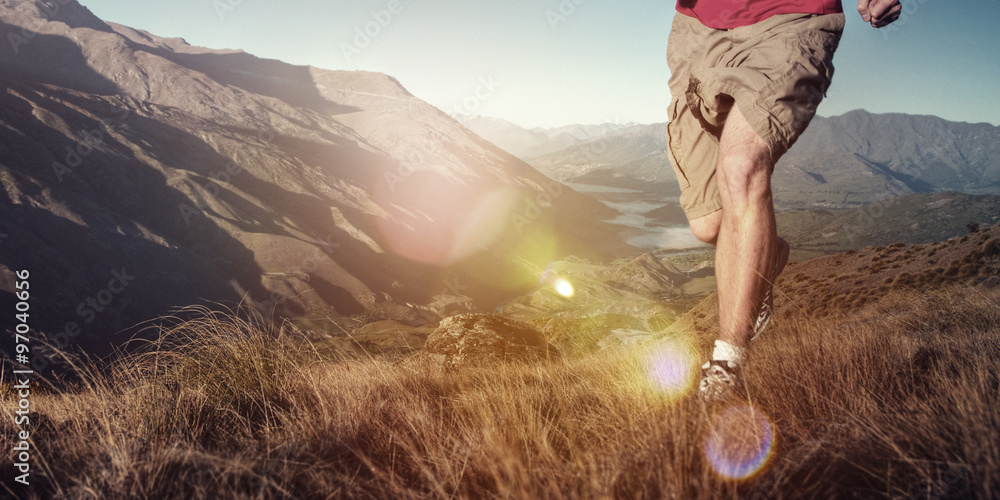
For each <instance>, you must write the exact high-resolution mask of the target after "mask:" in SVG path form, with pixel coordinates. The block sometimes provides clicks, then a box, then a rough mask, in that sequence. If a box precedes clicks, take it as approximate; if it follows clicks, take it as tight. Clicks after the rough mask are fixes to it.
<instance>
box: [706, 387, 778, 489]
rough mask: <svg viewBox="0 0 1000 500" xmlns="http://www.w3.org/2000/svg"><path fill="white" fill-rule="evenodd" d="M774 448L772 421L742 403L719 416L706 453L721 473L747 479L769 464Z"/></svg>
mask: <svg viewBox="0 0 1000 500" xmlns="http://www.w3.org/2000/svg"><path fill="white" fill-rule="evenodd" d="M773 447H774V431H773V429H772V428H771V422H770V420H768V418H767V417H766V416H765V415H764V414H763V413H761V412H760V411H758V410H757V409H756V408H752V407H751V406H750V405H746V404H741V405H737V406H733V407H731V408H728V409H726V410H725V411H724V412H722V413H721V414H719V415H718V417H717V418H716V420H715V422H714V424H713V425H712V431H711V434H709V436H708V441H707V442H706V443H705V456H706V457H708V461H709V463H710V464H712V468H713V469H714V470H715V472H716V473H718V474H719V475H720V476H722V477H725V478H727V479H746V478H748V477H750V476H753V475H754V474H756V473H757V472H760V470H761V469H763V468H764V466H765V465H767V462H768V461H769V460H770V459H771V455H772V453H771V452H772V450H773Z"/></svg>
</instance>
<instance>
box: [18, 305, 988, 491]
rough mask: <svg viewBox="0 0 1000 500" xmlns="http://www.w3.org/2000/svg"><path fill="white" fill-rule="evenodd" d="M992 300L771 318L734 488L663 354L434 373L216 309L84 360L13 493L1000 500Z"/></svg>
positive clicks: (417, 362)
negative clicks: (753, 442) (746, 473)
mask: <svg viewBox="0 0 1000 500" xmlns="http://www.w3.org/2000/svg"><path fill="white" fill-rule="evenodd" d="M996 300H997V298H996V297H988V296H985V295H983V294H981V293H970V292H968V290H963V291H962V292H961V293H959V292H953V293H930V294H921V293H917V292H913V291H908V292H893V294H891V295H889V296H887V297H884V298H883V299H882V300H879V301H877V302H875V303H872V304H868V305H867V306H866V307H865V308H864V309H863V310H860V311H854V312H851V313H850V314H843V315H840V316H837V317H827V318H825V319H823V320H822V322H817V321H816V320H811V319H794V318H788V317H786V318H777V319H776V321H775V323H774V326H773V327H772V330H770V331H769V332H768V333H767V334H766V335H765V337H764V338H762V339H761V340H759V341H758V342H757V343H756V344H755V345H754V346H753V353H752V359H751V361H750V364H749V365H748V366H747V372H746V374H747V385H748V391H749V396H750V398H751V402H752V405H753V407H754V408H756V409H757V410H758V411H759V412H760V414H762V415H764V416H766V417H767V419H768V421H769V422H770V425H771V429H772V431H773V435H774V436H775V437H776V438H775V440H774V445H773V449H772V451H771V454H772V457H771V459H770V461H769V462H768V463H767V465H765V466H764V468H763V469H762V470H760V471H759V472H757V473H756V474H754V475H752V476H751V477H749V478H746V479H742V480H734V479H729V478H726V477H724V475H723V474H720V473H719V471H718V470H717V469H716V468H715V467H713V465H712V463H711V462H710V461H709V460H708V459H707V458H706V443H707V440H709V439H711V437H712V433H713V432H715V431H713V429H714V427H713V422H716V420H714V419H715V418H716V417H717V416H718V411H716V410H710V411H706V410H705V409H703V408H702V406H701V405H700V403H699V402H698V400H697V398H696V395H694V394H693V393H692V391H691V389H690V387H691V386H690V385H682V386H681V387H686V388H688V390H687V391H684V392H683V393H681V394H679V395H678V394H676V391H668V390H664V389H663V387H661V386H659V385H657V384H655V383H652V382H651V377H650V373H649V363H648V361H649V357H650V355H651V354H653V353H655V352H656V350H657V347H656V345H658V344H654V345H646V346H639V347H632V348H627V349H626V348H623V349H618V350H609V351H601V352H594V353H590V354H586V355H581V356H577V357H572V358H569V359H565V360H563V361H561V362H557V363H543V364H534V365H526V364H511V363H500V364H496V365H491V366H483V367H479V368H476V369H467V370H460V371H444V370H442V369H440V368H438V366H437V365H436V364H435V363H434V361H433V360H432V359H430V358H429V357H424V356H422V355H410V356H381V357H346V356H337V355H335V354H334V353H330V352H323V351H320V350H317V349H316V348H314V344H312V343H311V342H309V341H308V340H307V339H306V336H304V335H302V334H301V332H298V331H296V330H295V329H294V328H289V327H287V325H286V326H285V327H282V328H277V327H273V326H269V325H267V324H266V323H265V322H262V321H257V320H255V319H254V318H247V317H245V316H241V315H240V314H219V313H213V312H210V311H207V310H206V311H201V312H200V313H199V314H197V315H196V316H194V317H193V318H189V319H187V320H185V321H180V322H177V323H175V324H172V325H169V326H163V327H161V330H162V331H161V332H160V334H159V337H158V340H157V341H156V342H154V343H152V344H150V346H149V348H148V349H146V350H145V351H144V352H141V353H137V354H130V355H127V356H123V357H121V358H119V359H118V360H116V361H114V362H112V363H110V364H105V365H101V364H95V363H91V362H87V361H76V363H77V365H78V366H77V368H78V370H79V372H80V373H81V374H82V375H81V381H80V382H78V383H75V384H73V385H72V386H67V387H63V388H61V389H59V390H53V391H50V392H49V393H47V394H39V395H35V396H34V398H35V399H34V400H33V401H34V403H35V405H36V407H35V409H36V411H37V414H35V415H33V418H34V420H35V421H36V422H37V424H35V426H34V427H33V429H32V430H33V436H34V442H33V446H34V447H35V449H36V451H35V455H34V456H35V457H36V459H35V460H36V461H35V462H34V469H33V475H32V481H33V483H32V486H31V487H29V488H24V487H22V486H20V485H17V484H16V483H14V482H13V481H12V479H8V480H7V481H5V484H4V486H5V487H6V488H7V491H6V493H7V494H9V495H11V496H14V497H17V498H50V497H52V498H101V499H105V498H109V499H116V498H206V499H208V498H213V499H214V498H307V499H311V498H441V499H445V498H516V499H521V498H525V499H527V498H531V499H534V498H587V499H589V498H678V499H680V498H693V499H700V498H994V497H997V496H1000V445H998V443H1000V412H998V410H997V408H1000V392H998V374H1000V307H998V306H997V302H996ZM802 317H803V318H805V317H806V315H803V316H802ZM685 337H686V336H685V335H680V336H678V337H674V338H667V339H664V341H663V342H666V343H667V344H670V345H675V346H676V345H680V346H688V347H681V350H682V351H683V350H684V349H691V350H693V351H694V352H696V353H698V354H697V355H696V356H695V357H694V358H692V359H693V360H694V361H693V362H692V364H691V365H690V366H687V368H688V369H690V370H691V372H690V374H691V375H693V374H694V372H695V371H696V369H697V367H696V366H695V365H696V364H697V359H699V358H700V357H701V354H702V353H704V352H705V348H706V339H707V338H708V337H707V336H705V335H701V336H698V337H697V338H695V337H694V336H693V335H692V337H691V338H685ZM682 354H683V353H682ZM683 357H684V356H680V357H679V358H678V359H683ZM685 373H687V372H685ZM685 380H686V381H690V380H689V379H685ZM675 389H676V387H675ZM4 398H5V401H4V404H3V407H4V411H5V412H6V415H5V418H3V419H2V420H3V423H2V425H0V447H3V449H8V450H9V449H11V448H12V447H13V445H14V442H13V437H14V425H13V422H12V413H11V410H10V409H11V404H10V401H12V400H13V399H12V396H11V395H10V394H7V395H5V396H4ZM10 462H11V461H10V460H7V461H5V462H4V463H3V465H2V469H3V471H4V477H5V478H12V477H13V476H14V469H13V467H12V465H11V463H10Z"/></svg>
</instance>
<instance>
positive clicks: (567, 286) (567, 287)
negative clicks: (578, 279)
mask: <svg viewBox="0 0 1000 500" xmlns="http://www.w3.org/2000/svg"><path fill="white" fill-rule="evenodd" d="M555 287H556V293H558V294H559V295H562V296H563V297H567V298H569V297H572V296H573V293H574V290H573V284H572V283H570V282H569V281H566V280H565V279H564V278H559V279H557V280H556V284H555Z"/></svg>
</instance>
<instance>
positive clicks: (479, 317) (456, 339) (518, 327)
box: [424, 314, 560, 368]
mask: <svg viewBox="0 0 1000 500" xmlns="http://www.w3.org/2000/svg"><path fill="white" fill-rule="evenodd" d="M424 350H425V351H426V352H428V353H430V354H432V355H435V357H437V358H438V359H440V360H441V361H442V362H443V364H444V366H445V367H446V368H459V367H464V366H475V365H480V364H483V363H489V362H496V361H540V360H543V359H559V358H560V354H559V351H558V350H557V349H556V348H555V347H553V346H551V345H549V343H548V342H546V341H545V337H544V336H543V335H542V334H541V332H539V331H538V330H536V329H535V328H534V327H533V326H531V325H529V324H527V323H522V322H520V321H515V320H512V319H507V318H504V317H501V316H497V315H494V314H459V315H457V316H451V317H448V318H445V319H443V320H442V321H441V324H440V325H439V326H438V328H437V330H435V331H434V333H432V334H431V335H430V336H429V337H427V343H426V344H425V345H424Z"/></svg>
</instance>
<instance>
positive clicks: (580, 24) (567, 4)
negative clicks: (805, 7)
mask: <svg viewBox="0 0 1000 500" xmlns="http://www.w3.org/2000/svg"><path fill="white" fill-rule="evenodd" d="M577 2H579V4H577ZM80 3H82V4H83V5H85V6H87V7H88V8H90V10H91V11H93V12H94V13H95V14H97V15H98V16H99V17H101V18H103V19H104V20H107V21H114V22H117V23H121V24H125V25H128V26H131V27H133V28H139V29H145V30H147V31H150V32H152V33H154V34H157V35H160V36H171V37H172V36H178V37H183V38H185V39H186V40H187V41H188V42H189V43H191V44H194V45H202V46H207V47H212V48H240V49H243V50H246V51H247V52H250V53H253V54H255V55H258V56H261V57H268V58H275V59H281V60H283V61H287V62H290V63H294V64H310V65H313V66H318V67H322V68H328V69H361V70H370V71H380V72H384V73H388V74H390V75H392V76H394V77H396V78H397V79H399V81H400V82H401V83H402V84H403V85H404V86H405V87H406V88H407V89H408V90H409V91H410V92H411V93H413V94H414V95H416V96H417V97H420V98H422V99H424V100H426V101H428V102H430V103H431V104H433V105H435V106H438V107H439V108H441V109H444V110H445V111H449V112H452V111H456V110H463V111H467V112H471V113H472V114H483V115H489V116H497V117H500V118H504V119H507V120H510V121H512V122H514V123H517V124H519V125H523V126H527V127H535V126H543V127H552V126H559V125H566V124H571V123H604V122H618V123H626V122H641V123H654V122H663V121H666V119H667V116H666V107H667V103H668V101H669V98H670V97H669V96H670V95H669V91H668V89H667V79H668V78H669V76H670V73H669V70H668V68H667V64H666V44H667V36H668V34H669V28H670V22H671V20H672V18H673V12H674V2H673V1H672V0H620V1H618V2H612V1H610V0H506V1H496V0H352V1H344V0H335V1H329V0H327V1H322V0H285V1H282V2H277V1H273V0H270V1H269V0H173V1H171V2H136V1H135V0H80ZM854 5H855V4H854V2H852V1H851V0H846V2H845V4H844V7H845V10H846V11H847V16H848V23H847V29H846V30H845V33H844V38H843V40H842V41H841V45H840V49H839V50H838V52H837V55H836V56H835V58H834V65H835V66H836V74H835V76H834V81H833V85H832V86H831V88H830V91H829V92H828V96H827V100H826V101H824V103H823V104H822V105H821V106H820V110H819V113H820V114H821V115H825V116H832V115H838V114H841V113H844V112H846V111H849V110H852V109H857V108H864V109H867V110H869V111H873V112H903V113H912V114H933V115H938V116H941V117H943V118H946V119H949V120H955V121H967V122H989V123H992V124H994V125H997V124H1000V96H998V95H997V94H998V91H1000V62H998V61H1000V36H998V34H997V26H996V24H997V21H1000V2H997V1H996V0H904V5H905V6H906V8H905V10H904V15H903V17H902V18H901V19H900V21H899V22H897V25H895V26H890V27H889V28H883V30H875V29H873V28H871V27H870V26H868V25H867V24H865V23H864V22H862V21H861V19H860V16H858V15H857V13H856V12H855V11H854ZM390 7H392V10H393V11H395V13H392V12H389V10H390ZM560 7H562V13H560ZM379 12H382V14H378V13H379ZM373 13H374V14H373ZM386 13H388V14H390V15H391V17H388V16H386V15H385V14H386ZM379 18H380V19H381V21H382V24H384V26H382V24H378V20H379ZM366 27H367V28H368V32H369V34H375V36H374V37H370V36H368V37H367V38H368V39H367V40H366V39H365V37H366V36H367V35H365V36H359V34H358V33H359V32H363V31H364V30H365V28H366ZM886 30H888V31H886ZM351 46H353V47H354V49H357V50H353V49H352V48H351ZM477 94H478V96H477Z"/></svg>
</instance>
